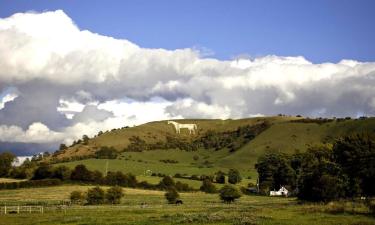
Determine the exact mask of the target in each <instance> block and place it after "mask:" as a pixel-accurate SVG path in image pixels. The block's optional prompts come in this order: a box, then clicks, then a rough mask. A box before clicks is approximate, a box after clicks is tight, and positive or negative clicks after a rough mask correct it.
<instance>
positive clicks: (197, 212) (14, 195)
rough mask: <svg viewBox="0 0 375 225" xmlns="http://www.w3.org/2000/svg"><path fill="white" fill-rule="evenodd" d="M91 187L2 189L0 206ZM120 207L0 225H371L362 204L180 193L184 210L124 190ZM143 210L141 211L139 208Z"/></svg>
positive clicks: (48, 211) (24, 217)
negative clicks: (333, 205) (335, 207)
mask: <svg viewBox="0 0 375 225" xmlns="http://www.w3.org/2000/svg"><path fill="white" fill-rule="evenodd" d="M89 187H90V186H77V185H74V186H73V185H65V186H58V187H47V188H33V189H18V190H2V191H0V204H1V205H3V204H8V205H18V204H20V205H22V204H25V203H33V202H38V203H42V202H46V203H50V204H51V203H54V202H58V201H59V200H64V199H68V198H69V194H70V192H71V191H73V190H81V191H86V190H87V189H88V188H89ZM124 191H125V197H124V198H123V199H122V202H121V204H120V205H115V206H112V205H101V206H72V207H69V208H67V210H66V211H64V210H56V208H52V207H45V211H44V214H40V213H32V214H28V213H23V214H22V213H21V214H7V215H3V214H0V224H4V225H9V224H22V225H23V224H30V225H32V224H82V225H83V224H98V225H99V224H293V225H295V224H301V225H303V224H347V225H350V224H353V225H354V224H363V225H366V224H368V225H370V224H375V218H374V217H371V216H369V215H368V214H367V211H366V209H365V208H363V207H361V206H360V205H358V206H356V207H355V208H350V207H349V208H350V209H349V208H348V211H346V210H345V211H344V212H339V213H337V212H335V211H332V210H330V208H329V205H323V204H299V203H298V202H297V201H296V200H295V199H294V198H277V197H273V198H272V197H264V196H243V197H241V198H240V199H239V200H238V201H237V202H235V203H232V204H225V203H222V202H221V201H220V200H219V198H218V195H216V194H204V193H201V192H197V193H182V194H180V195H181V199H182V200H183V201H184V204H183V205H179V206H176V205H170V204H167V203H166V201H165V199H164V196H163V195H164V192H161V191H147V190H138V189H128V188H125V189H124ZM142 202H145V203H146V207H145V208H142V207H141V203H142Z"/></svg>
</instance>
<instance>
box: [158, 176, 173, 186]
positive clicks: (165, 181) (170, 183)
mask: <svg viewBox="0 0 375 225" xmlns="http://www.w3.org/2000/svg"><path fill="white" fill-rule="evenodd" d="M174 186H175V182H174V180H173V178H172V177H170V176H165V177H163V179H161V181H160V182H159V187H160V188H161V189H169V188H171V187H174Z"/></svg>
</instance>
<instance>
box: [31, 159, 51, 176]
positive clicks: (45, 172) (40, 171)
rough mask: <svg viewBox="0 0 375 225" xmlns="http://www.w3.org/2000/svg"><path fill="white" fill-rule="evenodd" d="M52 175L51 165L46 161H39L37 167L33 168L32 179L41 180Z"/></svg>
mask: <svg viewBox="0 0 375 225" xmlns="http://www.w3.org/2000/svg"><path fill="white" fill-rule="evenodd" d="M51 177H52V169H51V166H50V165H48V164H46V163H41V164H40V165H39V167H38V168H37V169H36V170H35V172H34V176H33V177H32V179H33V180H41V179H47V178H51Z"/></svg>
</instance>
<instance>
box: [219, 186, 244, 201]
mask: <svg viewBox="0 0 375 225" xmlns="http://www.w3.org/2000/svg"><path fill="white" fill-rule="evenodd" d="M219 196H220V199H221V200H223V201H224V202H226V203H231V202H234V201H235V200H236V199H238V198H240V197H241V193H240V191H239V190H238V189H237V188H236V187H235V186H233V185H225V186H224V187H222V188H221V189H220V195H219Z"/></svg>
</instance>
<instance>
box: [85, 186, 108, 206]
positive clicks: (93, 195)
mask: <svg viewBox="0 0 375 225" xmlns="http://www.w3.org/2000/svg"><path fill="white" fill-rule="evenodd" d="M104 200H105V193H104V190H103V189H102V188H100V187H94V188H90V189H89V190H88V191H87V196H86V201H87V204H89V205H98V204H103V203H104Z"/></svg>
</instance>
